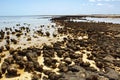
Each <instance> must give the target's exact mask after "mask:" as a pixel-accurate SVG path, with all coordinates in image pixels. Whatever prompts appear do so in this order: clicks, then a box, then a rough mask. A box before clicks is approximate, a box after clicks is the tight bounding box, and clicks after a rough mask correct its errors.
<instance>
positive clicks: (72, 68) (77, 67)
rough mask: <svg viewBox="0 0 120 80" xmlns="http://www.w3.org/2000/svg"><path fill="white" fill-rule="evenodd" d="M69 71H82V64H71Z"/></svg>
mask: <svg viewBox="0 0 120 80" xmlns="http://www.w3.org/2000/svg"><path fill="white" fill-rule="evenodd" d="M68 69H69V71H72V72H79V71H80V69H81V68H80V66H77V65H74V66H69V68H68Z"/></svg>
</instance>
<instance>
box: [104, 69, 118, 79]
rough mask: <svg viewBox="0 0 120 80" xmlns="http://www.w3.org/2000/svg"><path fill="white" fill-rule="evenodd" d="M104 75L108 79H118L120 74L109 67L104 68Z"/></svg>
mask: <svg viewBox="0 0 120 80" xmlns="http://www.w3.org/2000/svg"><path fill="white" fill-rule="evenodd" d="M105 70H106V72H107V73H106V74H105V75H106V76H107V77H108V78H109V79H110V80H118V79H120V76H119V73H118V72H116V71H115V70H114V69H111V68H108V67H107V68H106V69H105Z"/></svg>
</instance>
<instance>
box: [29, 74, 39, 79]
mask: <svg viewBox="0 0 120 80" xmlns="http://www.w3.org/2000/svg"><path fill="white" fill-rule="evenodd" d="M40 78H41V74H33V75H32V79H31V80H39V79H40Z"/></svg>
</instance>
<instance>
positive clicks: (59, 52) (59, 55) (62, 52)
mask: <svg viewBox="0 0 120 80" xmlns="http://www.w3.org/2000/svg"><path fill="white" fill-rule="evenodd" d="M56 52H57V56H58V57H60V58H61V57H62V55H63V54H64V53H65V51H64V50H56Z"/></svg>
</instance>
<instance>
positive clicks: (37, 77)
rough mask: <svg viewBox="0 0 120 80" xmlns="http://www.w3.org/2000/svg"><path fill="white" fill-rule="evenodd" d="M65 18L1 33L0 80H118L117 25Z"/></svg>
mask: <svg viewBox="0 0 120 80" xmlns="http://www.w3.org/2000/svg"><path fill="white" fill-rule="evenodd" d="M66 19H67V17H64V18H63V17H59V18H53V19H52V21H53V22H55V23H56V25H40V26H39V27H36V28H35V29H31V28H29V27H22V26H20V25H18V24H17V26H19V28H17V29H16V28H6V29H4V30H1V32H0V59H1V63H0V68H1V71H0V77H1V79H0V80H120V63H119V61H120V55H119V53H120V48H119V44H120V42H119V39H120V38H119V36H118V35H119V32H120V31H119V27H120V25H119V24H111V23H102V22H101V23H95V22H73V21H67V22H66ZM116 28H117V29H116Z"/></svg>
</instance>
